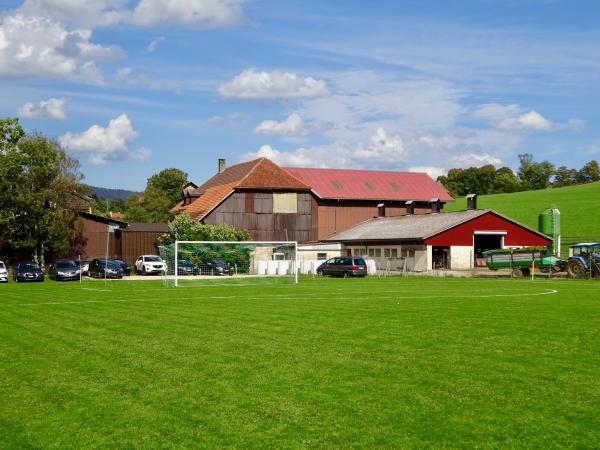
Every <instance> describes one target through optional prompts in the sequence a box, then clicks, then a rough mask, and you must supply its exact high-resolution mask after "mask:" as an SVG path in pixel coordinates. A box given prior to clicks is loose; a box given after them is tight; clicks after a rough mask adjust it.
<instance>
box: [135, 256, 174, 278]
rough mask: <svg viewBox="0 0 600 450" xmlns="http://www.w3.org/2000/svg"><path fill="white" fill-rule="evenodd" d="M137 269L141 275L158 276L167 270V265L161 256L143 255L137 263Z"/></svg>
mask: <svg viewBox="0 0 600 450" xmlns="http://www.w3.org/2000/svg"><path fill="white" fill-rule="evenodd" d="M135 269H136V271H137V273H139V274H145V275H156V274H159V273H163V272H165V271H166V270H167V265H166V264H165V262H164V261H163V260H162V258H161V257H160V256H157V255H142V256H140V257H138V259H137V260H136V261H135Z"/></svg>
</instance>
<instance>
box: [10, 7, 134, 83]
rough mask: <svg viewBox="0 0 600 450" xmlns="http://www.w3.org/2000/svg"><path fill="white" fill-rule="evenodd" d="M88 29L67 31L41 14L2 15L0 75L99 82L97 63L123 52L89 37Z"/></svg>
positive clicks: (119, 56) (100, 80)
mask: <svg viewBox="0 0 600 450" xmlns="http://www.w3.org/2000/svg"><path fill="white" fill-rule="evenodd" d="M91 37H92V33H91V31H89V30H74V31H67V30H66V29H65V28H63V26H62V25H61V24H59V23H57V22H54V21H52V20H49V19H46V18H42V17H28V16H24V15H20V14H17V15H12V16H10V15H9V16H5V17H4V18H3V19H2V21H1V22H0V76H6V77H30V76H44V75H45V76H51V77H57V78H71V79H83V80H85V81H89V82H94V83H101V82H102V81H103V77H102V73H101V72H100V70H99V68H98V67H97V65H96V63H97V62H101V61H107V60H112V59H116V58H121V57H123V56H124V53H123V51H122V50H121V49H120V48H119V47H116V46H109V47H104V46H101V45H98V44H94V43H92V42H91V41H90V39H91Z"/></svg>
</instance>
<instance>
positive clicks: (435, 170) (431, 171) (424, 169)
mask: <svg viewBox="0 0 600 450" xmlns="http://www.w3.org/2000/svg"><path fill="white" fill-rule="evenodd" d="M408 171H409V172H421V173H426V174H427V175H429V176H430V177H431V178H433V179H434V180H437V177H439V176H442V175H444V174H445V173H446V169H443V168H442V167H435V166H413V167H410V168H409V169H408Z"/></svg>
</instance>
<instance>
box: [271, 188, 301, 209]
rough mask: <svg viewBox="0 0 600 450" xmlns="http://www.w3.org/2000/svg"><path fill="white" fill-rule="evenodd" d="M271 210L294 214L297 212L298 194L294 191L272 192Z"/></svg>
mask: <svg viewBox="0 0 600 450" xmlns="http://www.w3.org/2000/svg"><path fill="white" fill-rule="evenodd" d="M273 212H274V213H283V214H296V213H297V212H298V195H297V194H296V193H295V192H273Z"/></svg>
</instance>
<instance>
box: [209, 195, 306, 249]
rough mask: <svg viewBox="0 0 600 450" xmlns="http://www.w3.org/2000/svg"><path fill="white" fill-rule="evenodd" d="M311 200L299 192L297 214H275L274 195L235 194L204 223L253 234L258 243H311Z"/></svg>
mask: <svg viewBox="0 0 600 450" xmlns="http://www.w3.org/2000/svg"><path fill="white" fill-rule="evenodd" d="M311 205H312V199H311V194H310V193H308V192H298V193H297V208H298V209H297V213H296V214H293V213H287V214H280V213H273V192H271V191H269V192H264V191H244V192H235V193H233V195H231V196H229V197H228V198H227V199H226V200H225V201H224V202H223V203H221V204H220V205H219V206H218V207H217V208H215V210H213V211H212V212H211V213H210V214H209V215H208V216H207V217H206V218H205V219H204V222H205V223H209V224H222V223H226V224H229V225H233V226H235V227H238V228H244V229H246V230H248V231H249V232H250V235H251V237H252V239H253V240H257V241H285V240H290V241H299V242H306V241H309V240H311V228H312V207H311Z"/></svg>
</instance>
